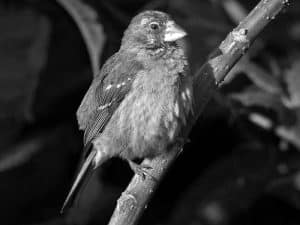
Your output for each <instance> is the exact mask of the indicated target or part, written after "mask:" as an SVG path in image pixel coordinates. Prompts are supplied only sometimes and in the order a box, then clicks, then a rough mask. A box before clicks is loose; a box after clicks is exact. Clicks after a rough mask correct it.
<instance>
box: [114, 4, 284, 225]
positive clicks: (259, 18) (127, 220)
mask: <svg viewBox="0 0 300 225" xmlns="http://www.w3.org/2000/svg"><path fill="white" fill-rule="evenodd" d="M287 4H288V1H287V0H262V1H261V2H260V3H259V4H258V5H257V6H256V7H255V8H254V9H253V10H252V11H251V12H250V14H249V15H248V16H247V17H246V18H245V19H244V20H243V21H242V22H241V23H240V24H239V25H238V27H236V28H235V29H234V30H233V31H232V32H231V33H229V34H228V36H227V37H226V39H225V40H224V41H223V42H222V43H221V44H220V46H219V48H218V52H217V53H218V55H217V56H216V57H214V58H211V59H210V60H208V62H206V63H205V64H204V65H203V66H202V67H201V68H200V69H199V70H198V71H197V72H196V74H195V76H194V103H195V106H194V112H195V113H194V114H193V115H191V116H190V118H189V120H188V125H187V127H186V128H185V129H183V131H182V134H181V136H182V137H183V138H187V136H188V134H189V132H190V131H191V128H192V126H193V125H194V124H195V123H196V120H197V119H198V117H199V116H200V114H201V112H202V111H203V109H204V107H205V106H206V103H207V102H208V101H209V99H210V98H211V96H212V94H213V92H214V90H215V89H216V88H217V86H218V85H219V84H220V83H221V82H222V81H223V80H224V79H225V77H226V74H227V73H228V72H229V71H230V69H231V68H232V67H233V66H234V65H235V63H236V62H237V61H238V60H239V59H240V58H241V57H242V55H244V54H245V52H246V51H247V50H248V48H249V46H250V44H251V43H252V42H253V41H254V39H255V38H256V37H257V35H258V34H259V33H260V32H261V31H262V29H263V28H264V27H265V26H266V25H267V24H269V22H270V21H271V20H273V19H274V18H275V16H277V14H278V13H279V12H280V11H281V10H282V9H283V8H284V6H285V5H287ZM181 151H182V146H180V145H176V146H173V147H172V149H170V150H168V151H166V154H164V155H161V156H159V157H157V158H155V159H153V160H151V161H149V160H144V162H143V163H145V164H147V165H149V166H151V167H152V168H153V169H152V170H149V174H150V175H151V176H153V177H154V178H156V179H155V180H154V179H151V178H149V176H147V177H146V179H145V180H143V179H142V178H141V177H140V176H139V175H135V176H134V177H133V179H132V180H131V182H130V184H129V185H128V187H127V189H126V190H125V191H124V192H123V193H122V195H121V197H120V198H119V200H118V202H117V206H116V208H115V211H114V213H113V215H112V217H111V220H110V222H109V225H124V224H126V225H132V224H136V223H137V221H138V219H139V218H140V216H141V215H142V213H143V211H144V210H145V208H146V207H147V204H148V202H149V199H150V198H151V196H152V195H153V193H154V191H155V189H156V188H157V186H158V183H159V181H160V180H161V179H162V178H163V176H164V174H165V173H166V171H167V169H168V168H169V167H170V166H171V165H172V163H173V162H174V160H175V159H176V158H177V156H178V155H179V154H180V152H181Z"/></svg>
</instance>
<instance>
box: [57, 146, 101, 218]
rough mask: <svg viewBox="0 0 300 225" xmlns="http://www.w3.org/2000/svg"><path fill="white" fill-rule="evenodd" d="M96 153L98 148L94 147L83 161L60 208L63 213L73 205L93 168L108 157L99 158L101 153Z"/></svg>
mask: <svg viewBox="0 0 300 225" xmlns="http://www.w3.org/2000/svg"><path fill="white" fill-rule="evenodd" d="M87 148H92V145H89V146H87ZM96 155H97V150H96V149H94V148H93V149H92V150H90V153H88V156H87V157H86V159H85V160H84V162H83V163H81V164H82V166H81V168H80V170H79V173H78V175H77V177H76V179H75V181H74V183H73V185H72V188H71V190H70V192H69V194H68V196H67V198H66V200H65V202H64V204H63V206H62V208H61V210H60V212H61V213H63V212H64V211H65V210H66V209H68V208H70V207H71V206H72V204H73V202H74V200H75V198H76V197H77V195H78V194H79V191H81V190H83V189H84V187H85V185H86V184H87V183H88V181H89V179H90V177H91V175H92V172H93V170H94V169H95V168H96V166H99V165H100V164H101V163H102V162H103V161H104V160H105V159H106V158H105V157H102V158H99V155H97V157H96ZM96 158H97V159H96ZM96 160H97V162H96ZM100 161H101V162H100Z"/></svg>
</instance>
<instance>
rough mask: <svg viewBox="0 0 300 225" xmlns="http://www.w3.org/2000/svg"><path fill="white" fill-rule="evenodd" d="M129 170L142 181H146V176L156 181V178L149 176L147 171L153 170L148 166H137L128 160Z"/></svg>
mask: <svg viewBox="0 0 300 225" xmlns="http://www.w3.org/2000/svg"><path fill="white" fill-rule="evenodd" d="M128 162H129V166H130V168H131V169H132V170H133V172H134V173H135V174H137V175H139V176H140V177H141V178H142V179H143V180H145V179H146V176H148V177H150V178H151V179H153V180H155V181H156V178H155V177H153V176H152V175H151V174H149V172H148V170H152V169H153V168H152V167H151V166H148V165H139V164H137V163H135V162H133V161H130V160H128Z"/></svg>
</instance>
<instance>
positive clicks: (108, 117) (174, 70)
mask: <svg viewBox="0 0 300 225" xmlns="http://www.w3.org/2000/svg"><path fill="white" fill-rule="evenodd" d="M185 35H186V32H185V31H184V30H183V29H181V28H180V27H179V26H178V25H177V24H176V23H175V22H174V20H172V19H171V18H170V17H169V15H167V14H166V13H163V12H159V11H145V12H142V13H140V14H138V15H137V16H135V17H134V18H133V19H132V21H131V23H130V25H129V27H128V28H127V29H126V31H125V32H124V36H123V38H122V43H121V47H120V50H119V51H118V52H117V53H115V54H114V55H113V56H111V57H110V58H109V59H108V60H107V61H106V63H105V64H104V65H103V67H102V69H101V70H100V73H99V74H98V75H97V76H96V77H95V78H94V80H93V82H92V84H91V86H90V88H89V89H88V91H87V93H86V95H85V97H84V98H83V100H82V103H81V105H80V107H79V109H78V111H77V118H78V122H79V127H80V129H83V130H84V145H85V146H86V148H85V149H86V152H85V153H84V157H85V161H84V163H83V165H82V167H81V170H80V172H79V174H78V176H77V178H76V180H75V182H74V184H73V186H72V189H71V191H70V193H69V195H68V197H67V199H66V201H65V203H64V206H63V208H65V206H67V205H69V204H70V202H71V200H72V199H73V198H74V195H75V193H76V192H77V191H78V190H79V187H80V186H81V185H80V184H82V181H83V180H84V178H85V177H86V175H87V174H88V173H89V172H91V171H93V170H94V169H95V168H96V167H98V166H99V165H100V164H101V163H102V162H103V161H105V160H107V159H109V158H111V157H116V156H117V157H121V158H123V159H125V160H127V161H128V162H129V164H130V166H131V168H132V169H133V170H134V171H135V172H138V173H140V172H141V171H142V173H143V170H144V169H145V168H142V167H141V166H140V165H137V164H135V163H133V162H132V160H133V159H136V158H141V159H143V158H153V157H155V156H157V155H160V154H162V153H163V152H164V151H165V150H166V149H167V146H168V145H170V144H172V143H174V142H175V141H176V138H178V134H179V131H180V129H181V128H182V126H183V125H184V124H185V121H186V117H187V115H188V113H190V112H191V110H192V83H191V77H190V76H188V73H187V69H188V68H187V67H188V63H187V59H186V56H185V53H184V51H183V49H182V48H181V47H180V46H179V45H177V44H176V41H177V40H179V39H181V38H183V37H184V36H185ZM90 146H92V147H90Z"/></svg>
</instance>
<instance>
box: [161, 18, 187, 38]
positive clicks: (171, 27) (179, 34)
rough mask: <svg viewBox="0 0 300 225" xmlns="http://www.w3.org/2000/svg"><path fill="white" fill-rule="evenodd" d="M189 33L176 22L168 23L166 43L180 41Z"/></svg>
mask: <svg viewBox="0 0 300 225" xmlns="http://www.w3.org/2000/svg"><path fill="white" fill-rule="evenodd" d="M186 35H187V33H186V32H185V31H184V30H183V29H182V28H181V27H179V26H178V25H177V24H176V23H175V22H174V21H168V22H167V24H166V30H165V35H164V41H165V42H172V41H176V40H179V39H181V38H183V37H184V36H186Z"/></svg>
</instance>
